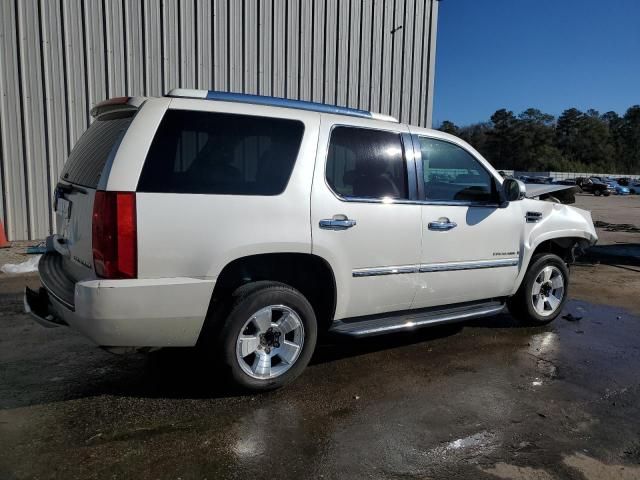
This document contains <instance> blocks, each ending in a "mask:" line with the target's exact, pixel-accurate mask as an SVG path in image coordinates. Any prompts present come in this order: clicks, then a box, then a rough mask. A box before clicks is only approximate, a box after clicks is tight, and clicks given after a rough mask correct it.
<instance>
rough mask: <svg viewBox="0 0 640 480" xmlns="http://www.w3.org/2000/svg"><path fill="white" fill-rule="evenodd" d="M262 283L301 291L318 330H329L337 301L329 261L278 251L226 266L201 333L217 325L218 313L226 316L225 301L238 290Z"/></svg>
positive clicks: (317, 257)
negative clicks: (273, 283)
mask: <svg viewBox="0 0 640 480" xmlns="http://www.w3.org/2000/svg"><path fill="white" fill-rule="evenodd" d="M263 280H270V281H276V282H281V283H284V284H287V285H289V286H291V287H293V288H295V289H296V290H298V291H300V293H302V295H304V296H305V298H306V299H307V300H308V301H309V303H311V306H312V307H313V310H314V313H315V315H316V318H317V320H318V330H319V331H322V330H326V329H328V328H329V326H330V324H331V322H332V321H333V317H334V314H335V309H336V301H337V288H336V279H335V275H334V272H333V269H332V268H331V266H330V264H329V262H328V261H326V260H325V259H324V258H322V257H320V256H318V255H314V254H311V253H295V252H286V253H281V252H278V253H260V254H254V255H248V256H243V257H239V258H236V259H234V260H232V261H230V262H228V263H227V264H226V265H225V267H224V268H223V269H222V270H221V272H220V274H219V275H218V278H217V280H216V284H215V287H214V289H213V294H212V296H211V302H210V304H209V310H208V312H207V318H206V320H205V326H204V327H203V331H204V330H205V329H211V328H212V327H214V325H213V324H218V323H219V321H218V319H219V318H220V317H219V314H222V315H224V314H225V313H226V312H224V307H225V305H226V303H228V302H226V301H227V300H228V299H229V298H230V297H231V294H232V293H233V292H234V291H235V290H236V289H237V288H239V287H241V286H243V285H246V284H248V283H251V282H257V281H263ZM201 337H202V333H201Z"/></svg>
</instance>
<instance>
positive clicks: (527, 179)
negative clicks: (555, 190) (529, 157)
mask: <svg viewBox="0 0 640 480" xmlns="http://www.w3.org/2000/svg"><path fill="white" fill-rule="evenodd" d="M518 180H520V181H522V182H524V183H533V184H536V185H546V184H550V183H553V178H551V177H540V176H529V175H520V177H518Z"/></svg>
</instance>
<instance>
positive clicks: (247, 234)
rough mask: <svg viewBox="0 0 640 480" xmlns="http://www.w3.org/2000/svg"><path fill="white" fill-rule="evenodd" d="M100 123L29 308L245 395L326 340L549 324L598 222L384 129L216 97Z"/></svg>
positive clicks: (482, 166)
mask: <svg viewBox="0 0 640 480" xmlns="http://www.w3.org/2000/svg"><path fill="white" fill-rule="evenodd" d="M92 115H93V116H94V117H95V121H94V122H93V123H92V124H91V126H90V127H89V129H88V130H87V131H86V132H85V133H84V134H83V135H82V137H81V138H80V139H79V140H78V142H77V144H76V146H75V148H74V149H73V151H72V152H71V154H70V156H69V159H68V160H67V162H66V164H65V167H64V170H63V171H62V174H61V176H60V178H59V180H58V184H57V187H56V191H55V210H56V219H57V222H56V224H57V228H56V233H55V234H54V235H52V236H51V237H49V238H48V239H47V252H46V253H45V254H44V255H43V256H42V258H41V259H40V263H39V266H38V270H39V273H40V278H41V281H42V285H43V287H42V288H40V289H39V290H38V291H33V290H30V289H28V288H27V289H26V291H25V309H26V311H27V312H29V313H31V314H32V315H33V316H34V317H35V319H36V320H37V321H38V322H39V323H42V324H44V325H46V326H60V325H67V326H69V327H71V328H73V329H75V330H77V331H79V332H81V333H82V334H84V335H85V336H86V337H88V338H90V339H91V340H93V341H94V342H95V343H96V344H97V345H100V346H102V347H104V348H105V349H107V350H110V351H114V352H123V351H127V350H130V349H134V350H135V349H142V350H149V349H156V348H161V347H193V346H198V347H199V348H201V349H203V350H204V351H206V352H207V353H208V354H210V355H211V356H212V357H213V358H212V359H211V361H212V362H215V361H217V363H219V364H221V365H222V366H223V369H222V370H223V371H224V372H226V373H227V374H228V376H229V378H230V379H231V380H232V381H234V382H235V383H236V384H238V385H240V386H242V387H244V388H246V389H252V390H268V389H273V388H276V387H280V386H282V385H284V384H286V383H287V382H289V381H291V380H293V379H294V378H295V377H297V376H298V375H299V374H300V373H301V372H302V370H303V369H304V368H305V366H306V365H307V363H308V362H309V360H310V358H311V356H312V354H313V351H314V348H315V345H316V339H317V337H318V335H319V334H320V333H322V332H326V331H329V332H332V333H334V334H336V335H347V336H351V337H362V336H368V335H381V334H385V333H393V332H399V331H405V330H413V329H415V328H418V327H423V326H429V325H438V324H443V323H449V322H452V321H464V320H468V319H470V318H476V317H487V316H491V315H495V314H497V313H499V312H501V311H502V310H503V309H504V308H505V307H508V308H509V310H510V311H511V313H512V314H513V315H514V316H515V317H517V318H519V319H520V320H521V321H523V322H525V323H528V324H531V325H544V324H547V323H549V322H550V321H552V320H553V319H554V318H556V317H557V316H558V315H559V314H560V312H561V311H562V308H563V306H564V304H565V302H566V300H567V296H568V295H567V294H568V288H569V282H570V277H569V269H568V264H569V263H571V262H572V260H573V259H574V254H575V253H579V252H580V251H581V250H584V249H585V248H587V247H589V246H590V245H593V244H594V243H595V242H596V240H597V234H596V231H595V228H594V226H593V222H592V219H591V214H590V213H589V212H588V211H585V210H581V209H578V208H573V207H570V206H568V205H562V204H557V203H552V202H549V201H542V200H536V199H533V198H527V191H526V189H527V187H525V185H524V184H523V183H522V182H519V181H517V180H515V179H503V178H502V177H501V176H500V175H499V174H498V172H496V171H495V170H494V169H493V167H492V166H491V165H490V164H489V162H487V161H486V160H485V159H484V158H482V156H481V155H480V154H479V153H478V152H477V151H476V150H474V149H473V148H472V147H471V146H470V145H469V144H467V143H466V142H464V141H463V140H461V139H459V138H456V137H454V136H452V135H448V134H446V133H443V132H438V131H435V130H429V129H426V128H421V127H414V126H411V125H406V124H403V123H400V122H398V121H397V120H396V119H394V118H391V117H388V116H385V115H379V114H374V113H371V112H366V111H363V110H354V109H348V108H343V107H335V106H330V105H323V104H315V103H311V102H300V101H295V100H284V99H278V98H271V97H264V96H257V95H243V94H235V93H223V92H215V91H206V90H174V91H172V92H170V93H169V95H168V96H166V97H160V98H128V97H122V98H119V99H113V100H111V101H107V102H103V103H101V104H98V105H97V106H96V107H95V108H94V109H93V110H92ZM532 187H533V186H532ZM551 187H553V186H551ZM556 188H557V187H556ZM532 190H534V189H533V188H532ZM538 190H544V188H542V189H541V188H538ZM552 190H553V188H552ZM205 368H212V369H213V365H207V366H205ZM407 368H408V369H409V368H410V365H407ZM434 368H437V366H435V365H434ZM216 373H217V371H216ZM209 379H210V380H211V381H218V378H217V377H216V376H215V375H209Z"/></svg>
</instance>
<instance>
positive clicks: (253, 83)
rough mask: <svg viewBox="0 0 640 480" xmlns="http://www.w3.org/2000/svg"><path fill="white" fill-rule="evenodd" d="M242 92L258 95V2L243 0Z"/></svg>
mask: <svg viewBox="0 0 640 480" xmlns="http://www.w3.org/2000/svg"><path fill="white" fill-rule="evenodd" d="M243 30H244V39H243V40H244V49H243V53H242V55H243V58H244V91H245V92H246V93H258V45H259V44H258V2H255V1H254V0H244V26H243Z"/></svg>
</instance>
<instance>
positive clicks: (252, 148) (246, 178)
mask: <svg viewBox="0 0 640 480" xmlns="http://www.w3.org/2000/svg"><path fill="white" fill-rule="evenodd" d="M303 132H304V125H303V124H302V122H299V121H297V120H285V119H279V118H266V117H254V116H248V115H232V114H226V113H211V112H194V111H183V110H169V111H168V112H167V113H166V115H165V117H164V118H163V120H162V122H161V124H160V127H159V128H158V132H157V133H156V136H155V138H154V140H153V143H152V144H151V148H150V150H149V154H148V155H147V159H146V162H145V164H144V167H143V169H142V173H141V175H140V181H139V183H138V191H139V192H164V193H209V194H233V195H278V194H280V193H282V192H283V191H284V189H285V188H286V186H287V183H288V181H289V177H290V176H291V171H292V170H293V165H294V163H295V161H296V157H297V156H298V150H299V149H300V142H301V141H302V134H303Z"/></svg>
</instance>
